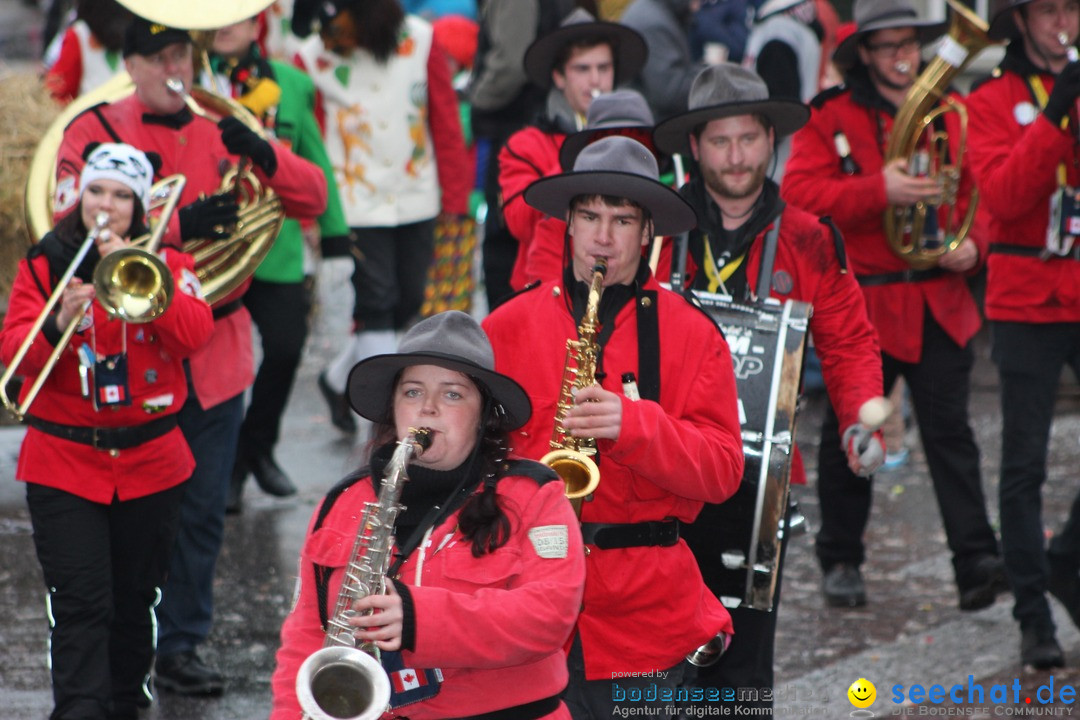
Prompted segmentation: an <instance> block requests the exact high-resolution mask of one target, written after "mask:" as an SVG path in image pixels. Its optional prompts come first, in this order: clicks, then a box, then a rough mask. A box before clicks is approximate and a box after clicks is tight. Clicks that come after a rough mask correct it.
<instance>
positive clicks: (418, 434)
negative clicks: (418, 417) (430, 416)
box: [406, 427, 431, 457]
mask: <svg viewBox="0 0 1080 720" xmlns="http://www.w3.org/2000/svg"><path fill="white" fill-rule="evenodd" d="M409 435H411V436H412V441H413V444H414V445H415V446H416V452H415V455H416V457H420V456H421V455H423V454H424V451H425V450H427V449H428V448H429V447H431V428H426V427H422V428H409ZM406 439H408V438H406Z"/></svg>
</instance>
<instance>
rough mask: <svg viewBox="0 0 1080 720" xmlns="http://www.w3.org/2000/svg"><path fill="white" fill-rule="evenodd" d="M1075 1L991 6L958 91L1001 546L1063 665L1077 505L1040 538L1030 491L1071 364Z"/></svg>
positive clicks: (1025, 610) (1078, 270)
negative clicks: (974, 200) (976, 61)
mask: <svg viewBox="0 0 1080 720" xmlns="http://www.w3.org/2000/svg"><path fill="white" fill-rule="evenodd" d="M1078 34H1080V5H1078V4H1077V2H1076V0H1068V1H1067V0H1035V1H1034V2H1029V1H1028V0H1009V1H1005V2H998V3H996V4H995V5H994V6H993V13H992V20H991V24H990V36H991V37H992V38H994V39H997V40H1009V41H1010V42H1009V45H1008V47H1007V48H1006V50H1005V57H1004V59H1003V60H1002V61H1001V65H999V66H998V69H997V70H996V71H995V72H994V77H993V78H991V79H989V80H987V81H986V82H985V83H983V84H981V85H980V86H978V87H977V89H976V90H975V91H973V92H972V93H971V96H970V97H969V99H968V109H969V116H970V118H971V132H970V138H971V143H970V152H969V157H970V158H971V164H972V167H973V168H974V171H975V177H976V180H977V182H978V186H979V193H980V198H981V199H982V201H983V204H984V207H986V208H988V215H989V217H990V255H989V258H988V259H987V262H986V265H987V282H986V317H987V318H988V319H989V320H990V330H991V337H992V338H993V347H992V350H991V357H992V358H993V360H994V362H995V364H997V367H998V373H999V376H1000V378H1001V411H1002V415H1003V422H1002V428H1001V485H1000V488H999V490H1000V494H1001V545H1002V549H1003V550H1004V553H1005V570H1006V571H1007V573H1008V576H1009V582H1010V584H1011V585H1012V589H1013V594H1014V595H1015V597H1016V605H1015V606H1014V607H1013V617H1015V618H1016V620H1017V621H1018V622H1019V623H1020V630H1021V636H1022V637H1021V644H1020V656H1021V659H1022V660H1023V662H1024V663H1025V664H1027V665H1034V666H1035V667H1036V668H1050V667H1061V666H1062V665H1064V664H1065V657H1064V654H1063V653H1062V651H1061V646H1060V645H1058V642H1057V639H1056V638H1055V627H1054V621H1053V619H1052V618H1051V615H1050V606H1049V605H1048V604H1047V599H1046V591H1047V590H1049V591H1050V592H1051V593H1053V594H1054V595H1055V596H1056V597H1057V598H1058V599H1059V600H1061V602H1062V603H1064V605H1065V608H1066V609H1067V610H1068V611H1069V614H1070V616H1071V617H1072V619H1073V622H1074V623H1077V624H1080V572H1078V567H1080V504H1078V503H1077V502H1076V501H1074V504H1073V508H1072V511H1071V512H1070V513H1069V519H1068V521H1067V522H1066V524H1065V527H1064V529H1063V530H1062V531H1061V532H1060V533H1058V534H1057V535H1056V536H1055V537H1054V539H1053V541H1052V542H1051V543H1050V547H1049V550H1046V549H1045V546H1046V540H1045V535H1044V532H1043V522H1042V503H1041V498H1040V489H1041V488H1042V484H1043V482H1045V481H1046V455H1047V451H1048V449H1049V443H1050V424H1051V422H1052V419H1053V414H1054V399H1055V395H1056V394H1057V387H1058V379H1059V377H1060V376H1061V370H1062V367H1063V366H1064V365H1065V364H1066V363H1068V364H1069V365H1070V366H1071V367H1072V368H1073V371H1074V372H1076V373H1077V375H1080V248H1077V247H1073V245H1074V241H1075V235H1077V234H1080V233H1078V232H1077V225H1078V223H1080V212H1078V211H1077V204H1076V200H1075V199H1074V198H1075V190H1074V189H1073V188H1075V187H1076V186H1077V185H1078V184H1080V170H1078V169H1077V168H1078V167H1080V165H1078V161H1077V159H1078V158H1080V152H1078V145H1077V136H1076V127H1077V116H1076V107H1075V106H1076V98H1077V95H1078V94H1080V63H1077V62H1075V61H1072V62H1070V60H1069V52H1070V51H1072V45H1073V44H1075V43H1076V41H1077V35H1078Z"/></svg>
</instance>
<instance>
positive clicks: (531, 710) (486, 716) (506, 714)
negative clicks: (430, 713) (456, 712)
mask: <svg viewBox="0 0 1080 720" xmlns="http://www.w3.org/2000/svg"><path fill="white" fill-rule="evenodd" d="M558 709H559V696H558V695H552V696H551V697H546V698H543V699H542V700H533V701H532V702H527V703H523V704H521V705H515V706H514V707H509V708H503V709H502V710H492V711H491V712H489V713H483V714H481V715H468V716H466V717H462V718H456V719H455V720H536V718H542V717H544V716H545V715H550V714H551V713H553V712H555V711H556V710H558Z"/></svg>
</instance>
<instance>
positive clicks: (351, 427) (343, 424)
mask: <svg viewBox="0 0 1080 720" xmlns="http://www.w3.org/2000/svg"><path fill="white" fill-rule="evenodd" d="M319 392H321V393H322V396H323V397H324V398H325V399H326V404H327V405H329V406H330V423H331V424H332V425H333V426H334V427H336V428H337V429H338V430H340V431H341V432H343V433H348V434H349V435H354V434H355V433H356V419H355V418H353V415H352V410H351V409H350V408H349V401H348V399H347V398H346V397H345V394H344V393H339V392H334V389H333V388H332V387H330V384H329V383H327V382H326V373H319Z"/></svg>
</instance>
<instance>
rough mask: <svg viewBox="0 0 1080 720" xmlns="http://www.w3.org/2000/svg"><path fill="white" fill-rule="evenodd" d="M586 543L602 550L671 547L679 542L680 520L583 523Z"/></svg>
mask: <svg viewBox="0 0 1080 720" xmlns="http://www.w3.org/2000/svg"><path fill="white" fill-rule="evenodd" d="M581 538H582V540H584V541H585V544H586V545H595V546H596V547H598V548H600V549H601V550H611V549H613V548H628V547H653V546H659V547H670V546H672V545H674V544H675V543H677V542H679V521H678V520H658V521H657V520H654V521H650V522H639V523H581Z"/></svg>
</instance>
